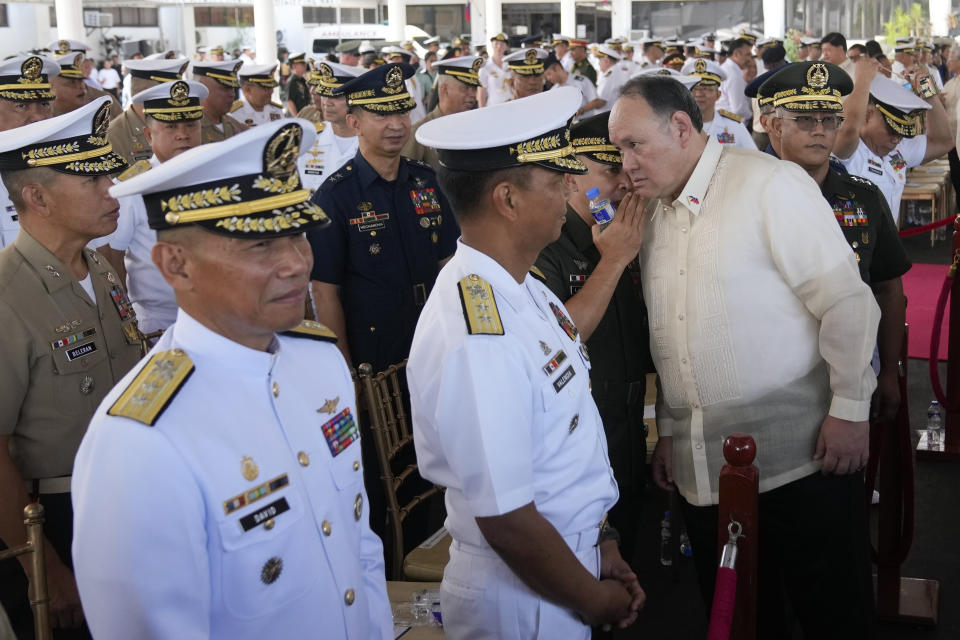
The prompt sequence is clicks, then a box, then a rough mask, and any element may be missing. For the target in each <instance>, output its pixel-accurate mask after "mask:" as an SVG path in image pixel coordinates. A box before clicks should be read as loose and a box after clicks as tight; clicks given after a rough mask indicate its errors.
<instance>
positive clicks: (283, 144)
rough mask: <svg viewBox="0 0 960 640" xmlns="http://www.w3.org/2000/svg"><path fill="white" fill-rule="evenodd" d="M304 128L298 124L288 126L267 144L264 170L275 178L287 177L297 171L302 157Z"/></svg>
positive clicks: (264, 153)
mask: <svg viewBox="0 0 960 640" xmlns="http://www.w3.org/2000/svg"><path fill="white" fill-rule="evenodd" d="M302 138H303V129H301V128H300V127H299V126H298V125H292V126H287V127H284V128H283V129H281V130H280V131H279V132H278V133H277V135H275V136H274V137H273V139H272V140H270V142H269V143H268V144H267V147H266V149H264V152H263V156H264V157H263V167H264V171H266V172H267V173H269V174H270V175H271V176H274V177H275V178H286V177H288V176H291V175H293V174H295V173H296V171H297V158H298V157H300V141H301V139H302Z"/></svg>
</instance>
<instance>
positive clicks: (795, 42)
mask: <svg viewBox="0 0 960 640" xmlns="http://www.w3.org/2000/svg"><path fill="white" fill-rule="evenodd" d="M804 35H805V34H804V33H802V32H800V31H798V30H796V29H790V30H789V31H787V37H786V38H784V39H783V48H784V49H786V51H787V60H793V61H794V62H796V60H797V50H798V49H799V48H800V38H802V37H803V36H804Z"/></svg>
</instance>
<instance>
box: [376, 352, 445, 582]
mask: <svg viewBox="0 0 960 640" xmlns="http://www.w3.org/2000/svg"><path fill="white" fill-rule="evenodd" d="M406 366H407V361H406V360H404V361H403V362H401V363H399V364H394V365H390V366H389V367H387V369H386V370H385V371H382V372H380V373H378V374H376V375H374V373H373V367H371V366H370V365H369V364H366V363H364V364H361V365H360V367H359V369H358V372H359V374H360V384H361V386H362V388H363V397H364V398H365V400H366V403H367V409H368V412H369V416H370V427H371V430H372V431H373V437H374V443H375V445H376V447H377V460H378V462H379V464H380V477H381V479H382V480H383V488H384V493H385V494H386V500H387V512H388V514H389V516H390V528H391V530H392V533H393V536H392V538H393V539H392V541H391V549H392V552H393V553H392V563H391V564H392V571H391V576H392V578H393V579H395V580H403V579H406V580H415V581H425V582H430V581H439V580H441V579H442V578H443V568H444V567H445V566H446V564H447V562H449V560H450V542H451V538H450V534H448V533H446V531H445V530H444V529H442V528H441V529H440V531H438V532H437V533H436V534H434V535H432V536H430V537H429V538H428V539H427V540H426V541H425V542H424V543H422V544H421V545H420V546H419V547H417V548H416V549H413V550H411V551H410V553H408V554H407V555H406V557H404V554H403V549H404V546H403V535H404V534H403V523H404V521H405V520H406V519H407V517H408V516H409V515H410V513H411V511H413V510H414V509H415V508H417V507H424V508H423V509H421V510H420V513H421V514H425V513H426V509H425V507H426V506H427V505H429V504H430V502H431V501H432V500H431V499H432V498H435V497H438V496H441V495H442V490H441V489H440V488H439V487H436V486H433V485H431V486H430V487H429V488H427V489H426V490H422V491H420V492H419V493H415V494H414V495H412V496H410V497H409V499H408V498H407V497H406V495H407V494H408V493H410V489H409V488H410V487H412V486H413V487H415V486H416V485H417V484H419V483H423V482H422V479H421V476H420V472H419V471H418V469H417V464H416V462H415V461H414V460H415V458H414V455H413V434H412V433H411V430H410V419H409V417H408V409H407V406H408V397H407V396H408V394H407V386H406ZM401 466H402V467H403V468H402V469H399V470H398V467H401ZM423 484H426V483H423ZM405 487H406V488H407V490H406V491H404V490H403V489H404V488H405ZM413 491H416V489H413ZM401 496H404V498H401ZM401 501H403V502H404V503H403V504H401Z"/></svg>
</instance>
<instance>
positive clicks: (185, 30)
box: [180, 4, 197, 58]
mask: <svg viewBox="0 0 960 640" xmlns="http://www.w3.org/2000/svg"><path fill="white" fill-rule="evenodd" d="M180 24H181V27H180V31H181V34H182V37H183V55H185V56H187V57H188V58H192V57H193V54H194V53H196V52H197V22H196V20H195V19H194V16H193V5H192V4H183V5H180Z"/></svg>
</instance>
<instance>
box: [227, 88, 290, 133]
mask: <svg viewBox="0 0 960 640" xmlns="http://www.w3.org/2000/svg"><path fill="white" fill-rule="evenodd" d="M238 102H239V103H240V104H239V105H238V106H237V107H236V109H233V110H231V111H230V117H231V118H233V119H234V120H237V121H239V122H242V123H243V124H245V125H247V126H248V127H255V126H257V125H258V124H266V123H267V122H271V121H273V120H279V119H280V118H282V117H283V107H281V106H280V105H278V104H274V103H272V102H268V103H267V105H266V106H265V107H264V108H263V111H257V110H256V109H254V108H253V107H252V106H250V103H249V102H247V101H246V100H245V99H244V97H243V94H240V99H239V100H238Z"/></svg>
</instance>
